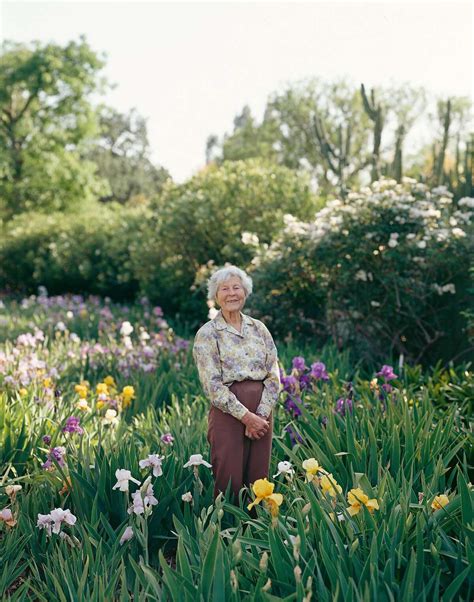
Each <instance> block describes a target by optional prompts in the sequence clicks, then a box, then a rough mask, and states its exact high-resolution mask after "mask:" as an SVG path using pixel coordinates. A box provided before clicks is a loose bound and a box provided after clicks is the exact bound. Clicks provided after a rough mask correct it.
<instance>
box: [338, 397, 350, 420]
mask: <svg viewBox="0 0 474 602" xmlns="http://www.w3.org/2000/svg"><path fill="white" fill-rule="evenodd" d="M352 407H353V406H352V399H344V398H343V397H341V398H340V399H338V400H337V401H336V409H335V412H337V413H338V414H339V415H340V416H345V415H346V409H348V410H349V411H350V412H352Z"/></svg>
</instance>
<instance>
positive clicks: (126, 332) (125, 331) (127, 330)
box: [120, 320, 133, 337]
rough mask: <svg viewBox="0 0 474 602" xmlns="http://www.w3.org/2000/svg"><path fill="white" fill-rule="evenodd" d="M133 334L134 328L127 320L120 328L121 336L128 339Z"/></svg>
mask: <svg viewBox="0 0 474 602" xmlns="http://www.w3.org/2000/svg"><path fill="white" fill-rule="evenodd" d="M132 332H133V326H132V325H131V324H130V322H129V321H128V320H126V321H125V322H122V325H121V326H120V334H121V335H122V336H123V337H128V336H130V335H131V334H132Z"/></svg>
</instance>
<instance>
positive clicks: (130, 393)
mask: <svg viewBox="0 0 474 602" xmlns="http://www.w3.org/2000/svg"><path fill="white" fill-rule="evenodd" d="M122 395H123V396H124V397H130V399H132V398H133V397H135V389H134V388H133V387H132V386H130V385H129V386H127V387H124V388H123V390H122Z"/></svg>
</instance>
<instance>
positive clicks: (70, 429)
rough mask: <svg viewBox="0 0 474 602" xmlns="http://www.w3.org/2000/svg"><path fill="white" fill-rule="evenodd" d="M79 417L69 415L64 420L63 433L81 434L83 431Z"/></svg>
mask: <svg viewBox="0 0 474 602" xmlns="http://www.w3.org/2000/svg"><path fill="white" fill-rule="evenodd" d="M79 422H80V419H79V418H76V417H75V416H69V418H68V419H67V420H66V424H65V425H64V426H63V432H64V433H78V434H79V435H82V434H83V433H84V429H83V428H82V426H80V425H79Z"/></svg>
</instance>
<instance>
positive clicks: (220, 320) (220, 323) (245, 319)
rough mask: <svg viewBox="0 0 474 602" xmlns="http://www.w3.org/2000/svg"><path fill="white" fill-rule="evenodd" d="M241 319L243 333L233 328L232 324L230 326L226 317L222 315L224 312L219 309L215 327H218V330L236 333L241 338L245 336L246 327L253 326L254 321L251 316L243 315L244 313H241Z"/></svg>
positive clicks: (214, 319) (214, 320)
mask: <svg viewBox="0 0 474 602" xmlns="http://www.w3.org/2000/svg"><path fill="white" fill-rule="evenodd" d="M240 317H241V319H242V331H241V332H239V331H238V330H236V329H235V328H234V327H233V326H231V325H230V324H228V323H227V322H226V321H225V319H224V316H223V315H222V311H221V310H220V309H219V311H218V312H217V314H216V317H215V318H213V320H212V321H213V322H214V326H215V327H216V329H217V330H228V331H229V332H234V333H236V334H238V335H239V336H241V337H243V336H244V330H245V326H246V325H248V326H253V320H252V318H251V317H250V316H247V315H246V314H243V313H242V312H240Z"/></svg>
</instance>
